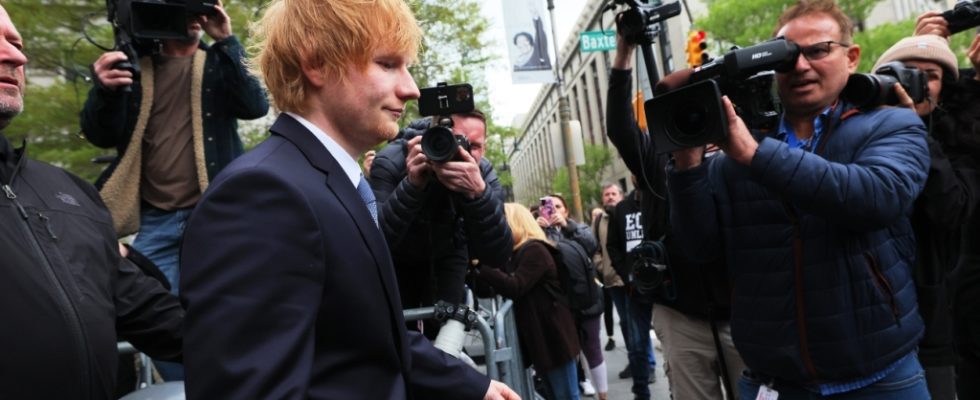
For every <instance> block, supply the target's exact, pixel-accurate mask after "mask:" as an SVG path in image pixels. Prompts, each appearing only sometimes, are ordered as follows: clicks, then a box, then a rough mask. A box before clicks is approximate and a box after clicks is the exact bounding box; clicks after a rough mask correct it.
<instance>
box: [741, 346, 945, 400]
mask: <svg viewBox="0 0 980 400" xmlns="http://www.w3.org/2000/svg"><path fill="white" fill-rule="evenodd" d="M925 376H926V375H925V371H923V370H922V365H920V364H919V359H918V358H917V357H915V356H914V355H913V356H911V357H908V358H906V359H905V360H904V361H902V362H901V363H900V364H898V366H896V367H895V370H894V371H892V372H891V373H890V374H888V375H886V376H885V377H884V378H882V379H881V380H880V381H878V382H875V383H873V384H871V385H869V386H865V387H863V388H860V389H857V390H853V391H850V392H846V393H840V394H835V395H833V398H834V399H835V400H872V399H874V400H927V399H929V389H928V387H927V386H926V379H925ZM764 383H766V382H764V381H761V380H759V379H755V378H752V377H750V376H749V375H746V374H742V378H741V379H739V380H738V388H739V396H740V397H741V399H742V400H755V398H756V396H757V395H758V393H759V388H760V386H761V385H762V384H764ZM772 389H773V390H775V391H777V392H779V400H804V399H822V398H825V397H823V396H821V395H820V393H816V392H814V391H812V390H809V389H807V388H805V387H803V386H800V385H797V384H793V383H790V382H784V381H779V380H777V381H776V382H775V384H774V385H773V387H772Z"/></svg>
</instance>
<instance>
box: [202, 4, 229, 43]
mask: <svg viewBox="0 0 980 400" xmlns="http://www.w3.org/2000/svg"><path fill="white" fill-rule="evenodd" d="M198 18H203V20H204V22H203V23H202V24H201V27H202V28H203V29H204V32H205V33H207V34H208V36H210V37H211V38H212V39H214V40H215V41H219V42H220V41H222V40H225V38H227V37H229V36H231V18H230V17H228V13H227V12H225V8H224V7H222V6H221V0H218V1H217V2H216V3H215V4H214V12H213V13H212V14H210V15H199V16H198Z"/></svg>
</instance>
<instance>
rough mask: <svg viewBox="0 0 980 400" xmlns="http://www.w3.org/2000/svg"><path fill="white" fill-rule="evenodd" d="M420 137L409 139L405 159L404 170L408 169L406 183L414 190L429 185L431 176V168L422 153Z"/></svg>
mask: <svg viewBox="0 0 980 400" xmlns="http://www.w3.org/2000/svg"><path fill="white" fill-rule="evenodd" d="M421 143H422V136H416V137H413V138H411V139H410V140H409V141H408V143H407V144H406V146H408V156H407V157H405V164H406V168H407V169H408V182H409V183H411V184H412V186H415V188H416V189H424V188H425V187H426V186H428V184H429V177H430V176H431V175H432V167H431V166H430V165H429V159H428V158H426V157H425V153H423V152H422V144H421Z"/></svg>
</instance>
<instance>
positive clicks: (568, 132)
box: [548, 0, 585, 222]
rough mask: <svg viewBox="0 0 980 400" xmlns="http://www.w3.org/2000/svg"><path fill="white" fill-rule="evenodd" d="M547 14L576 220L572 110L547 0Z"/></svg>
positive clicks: (578, 198)
mask: <svg viewBox="0 0 980 400" xmlns="http://www.w3.org/2000/svg"><path fill="white" fill-rule="evenodd" d="M548 14H549V16H550V17H551V37H552V39H553V40H552V42H553V43H554V48H555V77H556V78H557V80H558V119H559V122H560V123H561V133H562V142H564V143H563V145H564V146H563V147H564V148H565V168H566V169H567V170H568V187H569V190H571V191H572V204H571V206H572V210H571V212H572V214H571V215H572V217H573V218H575V220H576V221H579V222H584V221H585V220H584V219H582V195H581V193H580V192H579V186H578V167H577V166H576V165H575V151H574V150H573V148H572V147H573V146H572V143H573V142H572V124H571V122H570V121H571V119H572V110H571V107H570V106H569V105H568V97H567V96H566V95H565V84H564V80H563V79H562V71H561V69H562V68H561V54H560V52H561V49H560V48H559V46H558V35H557V34H556V33H555V32H556V30H555V2H554V0H548Z"/></svg>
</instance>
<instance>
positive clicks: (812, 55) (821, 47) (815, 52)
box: [800, 40, 851, 61]
mask: <svg viewBox="0 0 980 400" xmlns="http://www.w3.org/2000/svg"><path fill="white" fill-rule="evenodd" d="M835 44H836V45H838V46H840V47H843V48H845V49H846V48H848V47H851V45H849V44H847V43H841V42H837V41H833V40H828V41H826V42H819V43H814V44H811V45H809V46H800V54H802V55H803V57H806V59H807V60H810V61H816V60H819V59H821V58H824V57H827V56H828V55H830V50H831V46H833V45H835Z"/></svg>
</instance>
